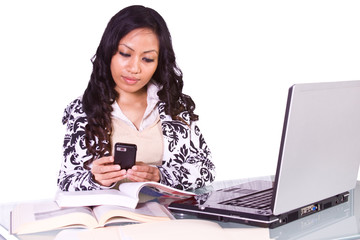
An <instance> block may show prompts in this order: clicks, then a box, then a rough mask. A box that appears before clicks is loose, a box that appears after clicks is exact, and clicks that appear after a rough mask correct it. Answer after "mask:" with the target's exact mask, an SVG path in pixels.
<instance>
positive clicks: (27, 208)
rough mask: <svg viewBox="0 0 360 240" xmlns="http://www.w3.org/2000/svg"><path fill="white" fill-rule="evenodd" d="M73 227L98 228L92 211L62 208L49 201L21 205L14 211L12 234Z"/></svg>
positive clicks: (84, 208)
mask: <svg viewBox="0 0 360 240" xmlns="http://www.w3.org/2000/svg"><path fill="white" fill-rule="evenodd" d="M72 226H77V227H78V226H83V227H84V226H86V227H90V228H94V227H96V226H97V221H96V219H95V217H94V215H93V212H92V209H91V208H86V207H79V208H60V207H59V206H58V205H57V204H56V202H54V201H50V200H49V201H42V202H36V203H24V204H19V205H17V206H16V207H15V208H14V210H13V211H12V219H11V230H12V233H16V234H25V233H34V232H41V231H48V230H53V229H59V228H63V227H72Z"/></svg>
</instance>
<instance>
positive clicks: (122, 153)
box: [114, 142, 137, 170]
mask: <svg viewBox="0 0 360 240" xmlns="http://www.w3.org/2000/svg"><path fill="white" fill-rule="evenodd" d="M136 150H137V146H136V145H135V144H132V143H119V142H118V143H115V147H114V152H115V153H114V163H115V164H119V165H120V166H121V169H126V170H128V169H130V168H132V166H134V165H135V161H136Z"/></svg>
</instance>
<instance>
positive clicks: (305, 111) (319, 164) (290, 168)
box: [273, 81, 360, 215]
mask: <svg viewBox="0 0 360 240" xmlns="http://www.w3.org/2000/svg"><path fill="white" fill-rule="evenodd" d="M359 163H360V81H348V82H333V83H312V84H298V85H294V86H292V87H291V88H290V90H289V98H288V105H287V110H286V116H285V123H284V129H283V136H282V142H281V147H280V153H279V161H278V167H277V172H276V177H275V189H274V191H275V199H274V201H273V213H274V214H275V215H278V214H281V213H284V212H288V211H291V210H293V209H296V208H299V207H302V206H305V205H307V204H311V203H313V202H316V201H319V200H322V199H325V198H328V197H331V196H334V195H336V194H339V193H342V192H345V191H348V190H350V189H352V188H354V187H355V184H356V179H357V174H358V170H359Z"/></svg>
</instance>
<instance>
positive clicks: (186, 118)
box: [158, 102, 192, 126]
mask: <svg viewBox="0 0 360 240" xmlns="http://www.w3.org/2000/svg"><path fill="white" fill-rule="evenodd" d="M165 106H166V103H164V102H159V105H158V109H159V114H160V120H161V121H163V122H172V121H177V122H178V121H180V122H182V123H183V124H185V125H188V126H190V125H191V123H192V122H191V120H190V114H189V112H188V111H183V112H181V113H179V114H178V115H177V116H176V117H177V119H173V118H172V117H171V116H170V115H168V114H166V112H165Z"/></svg>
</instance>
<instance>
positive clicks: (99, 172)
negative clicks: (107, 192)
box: [91, 156, 126, 187]
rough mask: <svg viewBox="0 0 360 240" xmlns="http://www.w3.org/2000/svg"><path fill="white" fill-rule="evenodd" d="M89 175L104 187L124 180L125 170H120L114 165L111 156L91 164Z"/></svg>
mask: <svg viewBox="0 0 360 240" xmlns="http://www.w3.org/2000/svg"><path fill="white" fill-rule="evenodd" d="M91 173H92V174H93V175H94V180H95V181H96V182H97V183H99V184H100V185H102V186H105V187H109V186H111V184H113V183H116V182H118V181H120V180H122V179H124V178H126V170H125V169H122V170H121V167H120V166H119V165H118V164H114V157H113V156H108V157H102V158H99V159H96V160H95V161H94V162H93V164H92V168H91Z"/></svg>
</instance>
